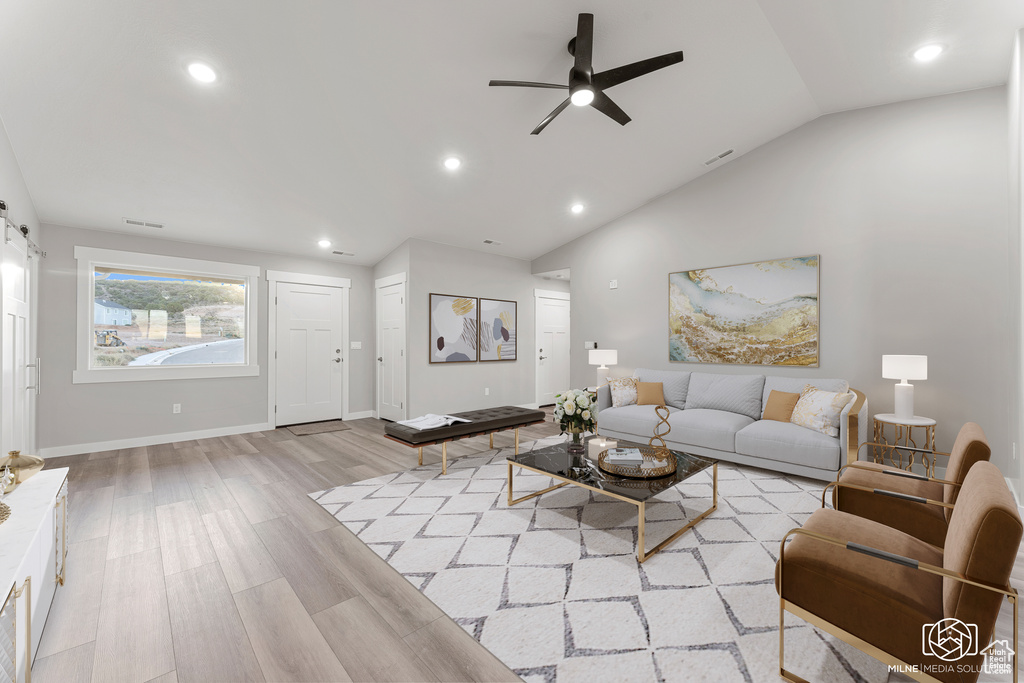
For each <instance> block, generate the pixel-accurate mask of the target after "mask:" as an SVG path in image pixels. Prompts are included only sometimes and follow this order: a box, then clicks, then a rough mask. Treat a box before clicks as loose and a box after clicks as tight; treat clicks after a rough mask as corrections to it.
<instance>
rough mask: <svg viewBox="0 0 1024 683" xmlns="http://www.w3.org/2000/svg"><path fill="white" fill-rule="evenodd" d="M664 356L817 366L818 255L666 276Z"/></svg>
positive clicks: (758, 363)
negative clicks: (666, 346)
mask: <svg viewBox="0 0 1024 683" xmlns="http://www.w3.org/2000/svg"><path fill="white" fill-rule="evenodd" d="M668 308H669V321H668V324H669V342H668V348H669V351H668V359H669V360H670V361H683V362H691V363H736V364H744V365H800V366H806V367H817V365H818V257H817V256H799V257H796V258H787V259H777V260H774V261H759V262H757V263H745V264H742V265H736V266H722V267H717V268H703V269H700V270H687V271H683V272H680V273H670V274H669V276H668Z"/></svg>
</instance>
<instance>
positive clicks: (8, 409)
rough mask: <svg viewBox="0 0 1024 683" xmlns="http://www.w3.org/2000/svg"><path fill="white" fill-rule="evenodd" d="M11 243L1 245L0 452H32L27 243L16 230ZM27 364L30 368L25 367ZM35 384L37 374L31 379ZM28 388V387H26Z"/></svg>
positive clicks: (33, 391) (13, 232) (32, 398)
mask: <svg viewBox="0 0 1024 683" xmlns="http://www.w3.org/2000/svg"><path fill="white" fill-rule="evenodd" d="M7 232H8V234H9V236H10V238H11V240H10V241H9V242H5V243H4V244H3V255H2V258H3V260H2V265H0V292H2V296H3V303H2V307H0V309H2V315H3V325H2V330H3V331H2V334H3V339H2V340H0V371H2V374H3V377H2V380H0V415H2V417H0V453H7V452H8V451H10V450H14V449H18V450H21V451H24V452H31V451H33V450H34V449H35V439H34V438H33V437H34V435H33V433H32V428H31V424H32V410H33V406H34V404H35V384H31V385H30V377H29V375H30V373H32V371H33V369H35V371H36V373H38V365H37V364H36V363H34V362H32V361H30V360H29V358H30V355H29V354H30V343H31V336H30V335H31V324H30V311H31V305H30V301H29V298H30V296H31V286H30V285H31V275H30V271H29V264H30V259H29V257H28V244H27V242H26V240H25V238H24V237H23V236H22V235H21V234H19V233H17V231H16V230H8V231H7ZM30 363H31V364H32V365H33V367H32V368H30V367H29V365H30ZM31 379H32V380H34V382H38V379H39V378H38V374H35V375H34V377H32V378H31ZM30 387H31V388H30Z"/></svg>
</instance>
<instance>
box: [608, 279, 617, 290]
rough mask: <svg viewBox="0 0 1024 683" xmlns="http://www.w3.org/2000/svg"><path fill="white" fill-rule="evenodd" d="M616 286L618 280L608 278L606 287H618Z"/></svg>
mask: <svg viewBox="0 0 1024 683" xmlns="http://www.w3.org/2000/svg"><path fill="white" fill-rule="evenodd" d="M618 288H619V281H618V280H609V281H608V289H618Z"/></svg>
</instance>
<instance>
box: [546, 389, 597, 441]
mask: <svg viewBox="0 0 1024 683" xmlns="http://www.w3.org/2000/svg"><path fill="white" fill-rule="evenodd" d="M596 407H597V396H595V395H594V394H591V393H590V392H588V391H584V390H583V389H570V390H569V391H566V392H563V393H561V394H555V410H554V417H555V422H557V423H558V424H559V427H560V428H561V430H562V433H563V434H565V433H566V432H592V431H595V429H596V428H597V420H596V419H595V417H596V415H595V413H596V411H595V410H594V409H595V408H596Z"/></svg>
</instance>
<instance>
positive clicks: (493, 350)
mask: <svg viewBox="0 0 1024 683" xmlns="http://www.w3.org/2000/svg"><path fill="white" fill-rule="evenodd" d="M517 322H518V321H517V318H516V302H515V301H505V300H503V299H483V298H481V299H480V360H481V361H502V360H515V359H516V351H517V348H516V323H517Z"/></svg>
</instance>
